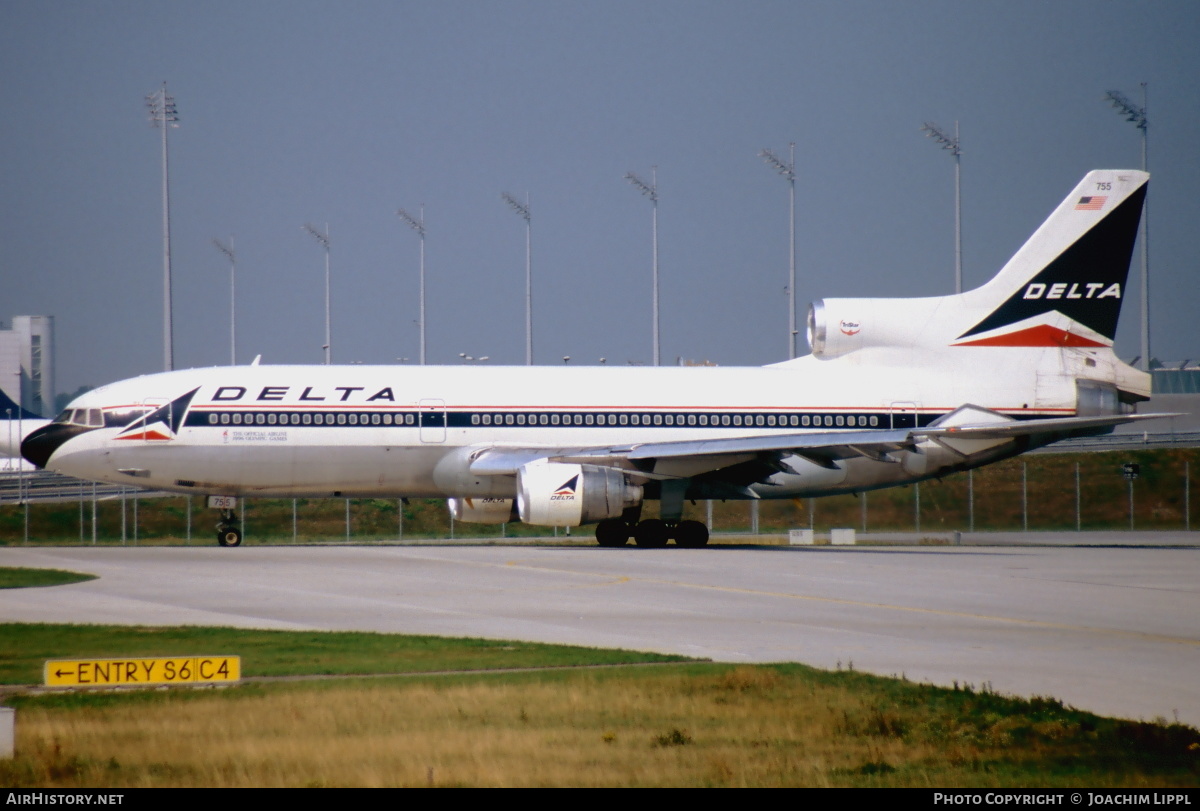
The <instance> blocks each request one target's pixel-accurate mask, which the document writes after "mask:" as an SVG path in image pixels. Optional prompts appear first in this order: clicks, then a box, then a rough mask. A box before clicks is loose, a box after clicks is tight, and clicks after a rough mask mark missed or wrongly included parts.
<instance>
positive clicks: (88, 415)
mask: <svg viewBox="0 0 1200 811" xmlns="http://www.w3.org/2000/svg"><path fill="white" fill-rule="evenodd" d="M54 421H55V422H56V423H59V424H61V425H78V426H81V427H83V428H102V427H104V412H103V411H101V410H100V409H98V408H68V409H67V410H66V411H64V412H63V413H61V414H59V415H58V416H57V417H55V418H54Z"/></svg>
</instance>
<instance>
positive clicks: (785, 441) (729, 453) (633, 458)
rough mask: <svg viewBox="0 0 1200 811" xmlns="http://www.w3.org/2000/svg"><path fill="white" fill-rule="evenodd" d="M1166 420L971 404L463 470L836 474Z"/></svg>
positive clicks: (491, 452)
mask: <svg viewBox="0 0 1200 811" xmlns="http://www.w3.org/2000/svg"><path fill="white" fill-rule="evenodd" d="M1170 416H1175V415H1172V414H1122V415H1106V416H1098V417H1057V418H1049V419H1037V420H1015V419H1013V418H1011V417H1007V416H1005V415H1003V414H999V413H997V412H994V411H989V410H987V409H983V408H979V407H977V406H963V407H962V408H960V409H957V410H955V411H954V412H951V413H950V414H947V415H945V416H944V417H942V418H941V419H939V420H938V421H936V422H934V423H932V424H931V425H929V426H926V427H923V428H900V429H886V428H885V429H876V430H867V431H855V430H844V431H810V432H806V433H784V434H773V435H770V436H761V435H760V436H744V437H724V438H720V439H705V440H683V441H677V442H646V443H640V444H627V445H609V446H597V447H575V448H571V447H509V446H499V445H494V446H488V447H484V448H478V449H476V450H475V451H474V452H473V453H472V454H471V463H470V470H471V472H472V473H474V474H476V475H481V476H512V475H516V473H517V472H518V471H519V470H520V468H521V467H522V466H523V465H526V464H529V463H531V462H536V461H539V460H547V461H551V462H566V463H574V464H588V465H596V466H599V467H613V468H617V469H621V470H624V471H627V472H628V473H630V474H632V475H633V476H635V477H640V478H643V479H646V480H653V479H660V480H661V479H678V478H690V477H694V476H700V475H703V474H708V473H713V472H714V471H719V470H722V469H723V468H728V467H732V466H734V465H740V464H742V463H745V462H753V461H759V462H766V463H767V465H768V468H773V469H779V468H778V467H777V466H778V464H779V460H781V459H782V458H783V457H785V456H799V457H802V458H804V459H806V460H808V461H810V462H812V463H814V464H816V465H819V466H821V467H826V468H837V467H838V464H837V463H838V462H839V461H842V460H846V459H853V458H856V457H865V458H868V459H873V460H875V461H891V457H890V454H892V453H894V452H897V451H901V450H906V449H912V448H913V447H915V446H916V445H917V444H918V443H920V442H922V441H924V440H926V439H933V440H935V441H937V440H943V441H945V440H954V439H962V440H993V441H995V440H1009V439H1015V438H1017V437H1024V436H1042V437H1047V438H1050V437H1052V438H1053V439H1048V441H1053V440H1057V439H1062V438H1064V437H1066V436H1070V435H1074V434H1078V433H1098V432H1101V431H1102V430H1103V429H1104V428H1107V427H1111V426H1114V425H1119V424H1121V423H1127V422H1134V421H1137V420H1145V419H1159V418H1163V417H1170Z"/></svg>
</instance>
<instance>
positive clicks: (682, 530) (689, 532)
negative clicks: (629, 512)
mask: <svg viewBox="0 0 1200 811" xmlns="http://www.w3.org/2000/svg"><path fill="white" fill-rule="evenodd" d="M631 536H632V537H633V542H634V543H635V544H637V545H638V546H640V547H643V548H646V549H661V548H662V547H664V546H666V545H667V542H668V541H671V540H674V541H675V545H676V546H681V547H683V548H685V549H699V548H700V547H702V546H705V545H707V544H708V527H706V526H704V524H702V523H700V522H699V521H663V520H661V519H658V518H647V519H646V520H645V521H637V522H629V521H626V520H625V519H623V518H609V519H607V520H604V521H601V522H600V523H599V524H597V525H596V541H597V542H598V543H599V544H600V545H601V546H625V545H626V544H627V543H628V542H629V538H630V537H631Z"/></svg>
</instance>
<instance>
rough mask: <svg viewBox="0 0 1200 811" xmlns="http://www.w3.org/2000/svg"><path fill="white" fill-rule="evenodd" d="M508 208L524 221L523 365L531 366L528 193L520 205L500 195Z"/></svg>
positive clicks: (510, 196)
mask: <svg viewBox="0 0 1200 811" xmlns="http://www.w3.org/2000/svg"><path fill="white" fill-rule="evenodd" d="M500 197H501V199H503V200H504V202H506V203H508V207H509V208H511V209H512V210H513V211H515V212H517V214H519V215H520V216H521V219H523V220H525V365H526V366H532V365H533V270H532V269H533V237H532V234H533V226H532V218H531V217H530V215H529V192H525V202H524V203H521V202H519V201H518V200H517V199H516V198H514V197H513V196H512V195H511V194H509V193H508V192H504V193H502V194H501V195H500Z"/></svg>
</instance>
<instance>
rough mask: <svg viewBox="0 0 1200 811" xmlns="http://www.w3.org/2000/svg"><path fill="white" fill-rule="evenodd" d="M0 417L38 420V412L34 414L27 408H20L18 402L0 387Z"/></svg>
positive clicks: (39, 416)
mask: <svg viewBox="0 0 1200 811" xmlns="http://www.w3.org/2000/svg"><path fill="white" fill-rule="evenodd" d="M0 419H12V420H18V419H20V420H40V419H42V416H41V415H40V414H34V413H33V412H32V411H30V410H29V409H27V408H21V406H20V404H18V403H16V402H14V401H13V399H12V398H11V397H9V396H8V393H7V392H5V391H4V390H3V389H0Z"/></svg>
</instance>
